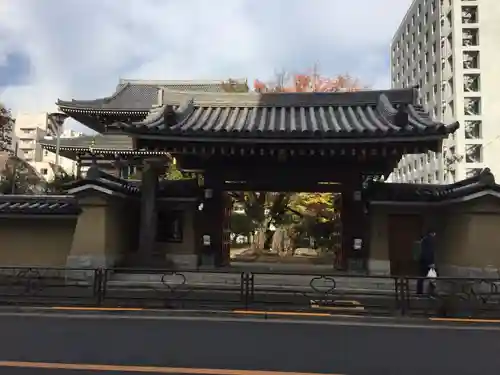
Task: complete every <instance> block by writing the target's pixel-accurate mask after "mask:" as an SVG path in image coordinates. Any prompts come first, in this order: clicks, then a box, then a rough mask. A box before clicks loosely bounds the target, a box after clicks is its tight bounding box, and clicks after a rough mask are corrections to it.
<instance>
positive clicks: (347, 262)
mask: <svg viewBox="0 0 500 375" xmlns="http://www.w3.org/2000/svg"><path fill="white" fill-rule="evenodd" d="M362 189H363V185H362V179H361V173H357V174H356V175H354V174H353V176H351V178H349V179H348V180H347V181H344V185H343V189H342V212H341V215H342V260H341V265H342V268H343V269H345V270H349V271H364V270H365V265H366V257H367V249H368V244H367V243H366V240H367V237H366V217H365V216H366V215H365V204H364V201H363V194H362Z"/></svg>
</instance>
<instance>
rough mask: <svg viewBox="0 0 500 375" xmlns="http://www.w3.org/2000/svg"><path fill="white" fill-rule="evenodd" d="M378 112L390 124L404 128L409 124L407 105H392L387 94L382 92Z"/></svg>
mask: <svg viewBox="0 0 500 375" xmlns="http://www.w3.org/2000/svg"><path fill="white" fill-rule="evenodd" d="M377 112H378V113H380V115H381V116H382V117H383V118H384V119H385V120H386V121H387V122H388V123H390V124H393V125H394V126H396V127H398V128H404V127H406V126H408V124H409V117H408V110H407V106H406V105H403V104H396V107H394V106H393V105H392V103H391V102H390V101H389V98H388V97H387V96H386V95H385V94H380V96H379V99H378V104H377Z"/></svg>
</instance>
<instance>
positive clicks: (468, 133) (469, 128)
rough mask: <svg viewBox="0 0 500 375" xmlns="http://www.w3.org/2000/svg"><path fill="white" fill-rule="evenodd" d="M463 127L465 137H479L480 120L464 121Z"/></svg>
mask: <svg viewBox="0 0 500 375" xmlns="http://www.w3.org/2000/svg"><path fill="white" fill-rule="evenodd" d="M464 127H465V129H464V131H465V139H480V138H481V121H470V120H469V121H465V122H464Z"/></svg>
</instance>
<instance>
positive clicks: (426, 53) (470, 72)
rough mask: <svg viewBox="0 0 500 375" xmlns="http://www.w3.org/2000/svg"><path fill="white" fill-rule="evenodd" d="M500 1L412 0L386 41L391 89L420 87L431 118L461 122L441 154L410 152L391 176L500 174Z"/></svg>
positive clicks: (430, 178)
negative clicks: (391, 35) (388, 44)
mask: <svg viewBox="0 0 500 375" xmlns="http://www.w3.org/2000/svg"><path fill="white" fill-rule="evenodd" d="M499 40H500V1H499V0H415V1H413V3H412V5H411V6H410V8H409V10H408V12H407V13H406V15H405V17H404V19H403V21H402V23H401V25H400V26H399V28H398V30H397V32H396V33H395V35H394V38H393V40H392V44H391V78H392V87H393V88H401V87H412V86H418V87H419V88H420V96H421V102H422V104H423V105H424V107H425V108H426V109H427V110H429V112H430V113H431V114H432V115H433V117H434V118H435V119H436V120H439V121H441V122H444V123H451V122H454V121H459V122H460V125H461V126H460V128H459V129H458V130H457V132H456V133H455V134H453V135H452V136H450V137H449V138H448V139H447V140H446V141H445V142H444V145H443V152H442V153H429V154H426V155H407V156H406V157H404V158H403V159H402V160H401V161H400V163H399V165H398V167H397V168H396V169H395V170H394V172H393V174H392V175H391V177H390V180H391V181H394V182H414V183H452V182H455V181H458V180H461V179H464V178H466V177H471V176H473V175H474V174H476V173H478V172H479V171H480V170H481V169H482V168H485V167H489V168H491V170H492V172H493V173H494V174H497V175H500V163H497V162H496V161H497V160H500V126H498V125H497V123H498V121H500V87H499V83H500V69H499V68H498V63H499V62H500V48H499V45H500V44H499Z"/></svg>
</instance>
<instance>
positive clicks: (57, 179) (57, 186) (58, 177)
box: [45, 171, 77, 194]
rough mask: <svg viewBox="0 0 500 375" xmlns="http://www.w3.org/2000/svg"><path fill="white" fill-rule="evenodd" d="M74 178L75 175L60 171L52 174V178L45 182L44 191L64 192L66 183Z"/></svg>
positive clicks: (51, 192) (48, 192)
mask: <svg viewBox="0 0 500 375" xmlns="http://www.w3.org/2000/svg"><path fill="white" fill-rule="evenodd" d="M76 180H77V177H76V176H74V175H71V174H68V173H66V172H64V171H60V172H59V173H56V174H54V178H53V179H52V180H51V181H49V182H46V183H45V192H46V193H47V194H61V193H63V192H64V190H65V186H66V185H67V184H69V183H70V182H73V181H76Z"/></svg>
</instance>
